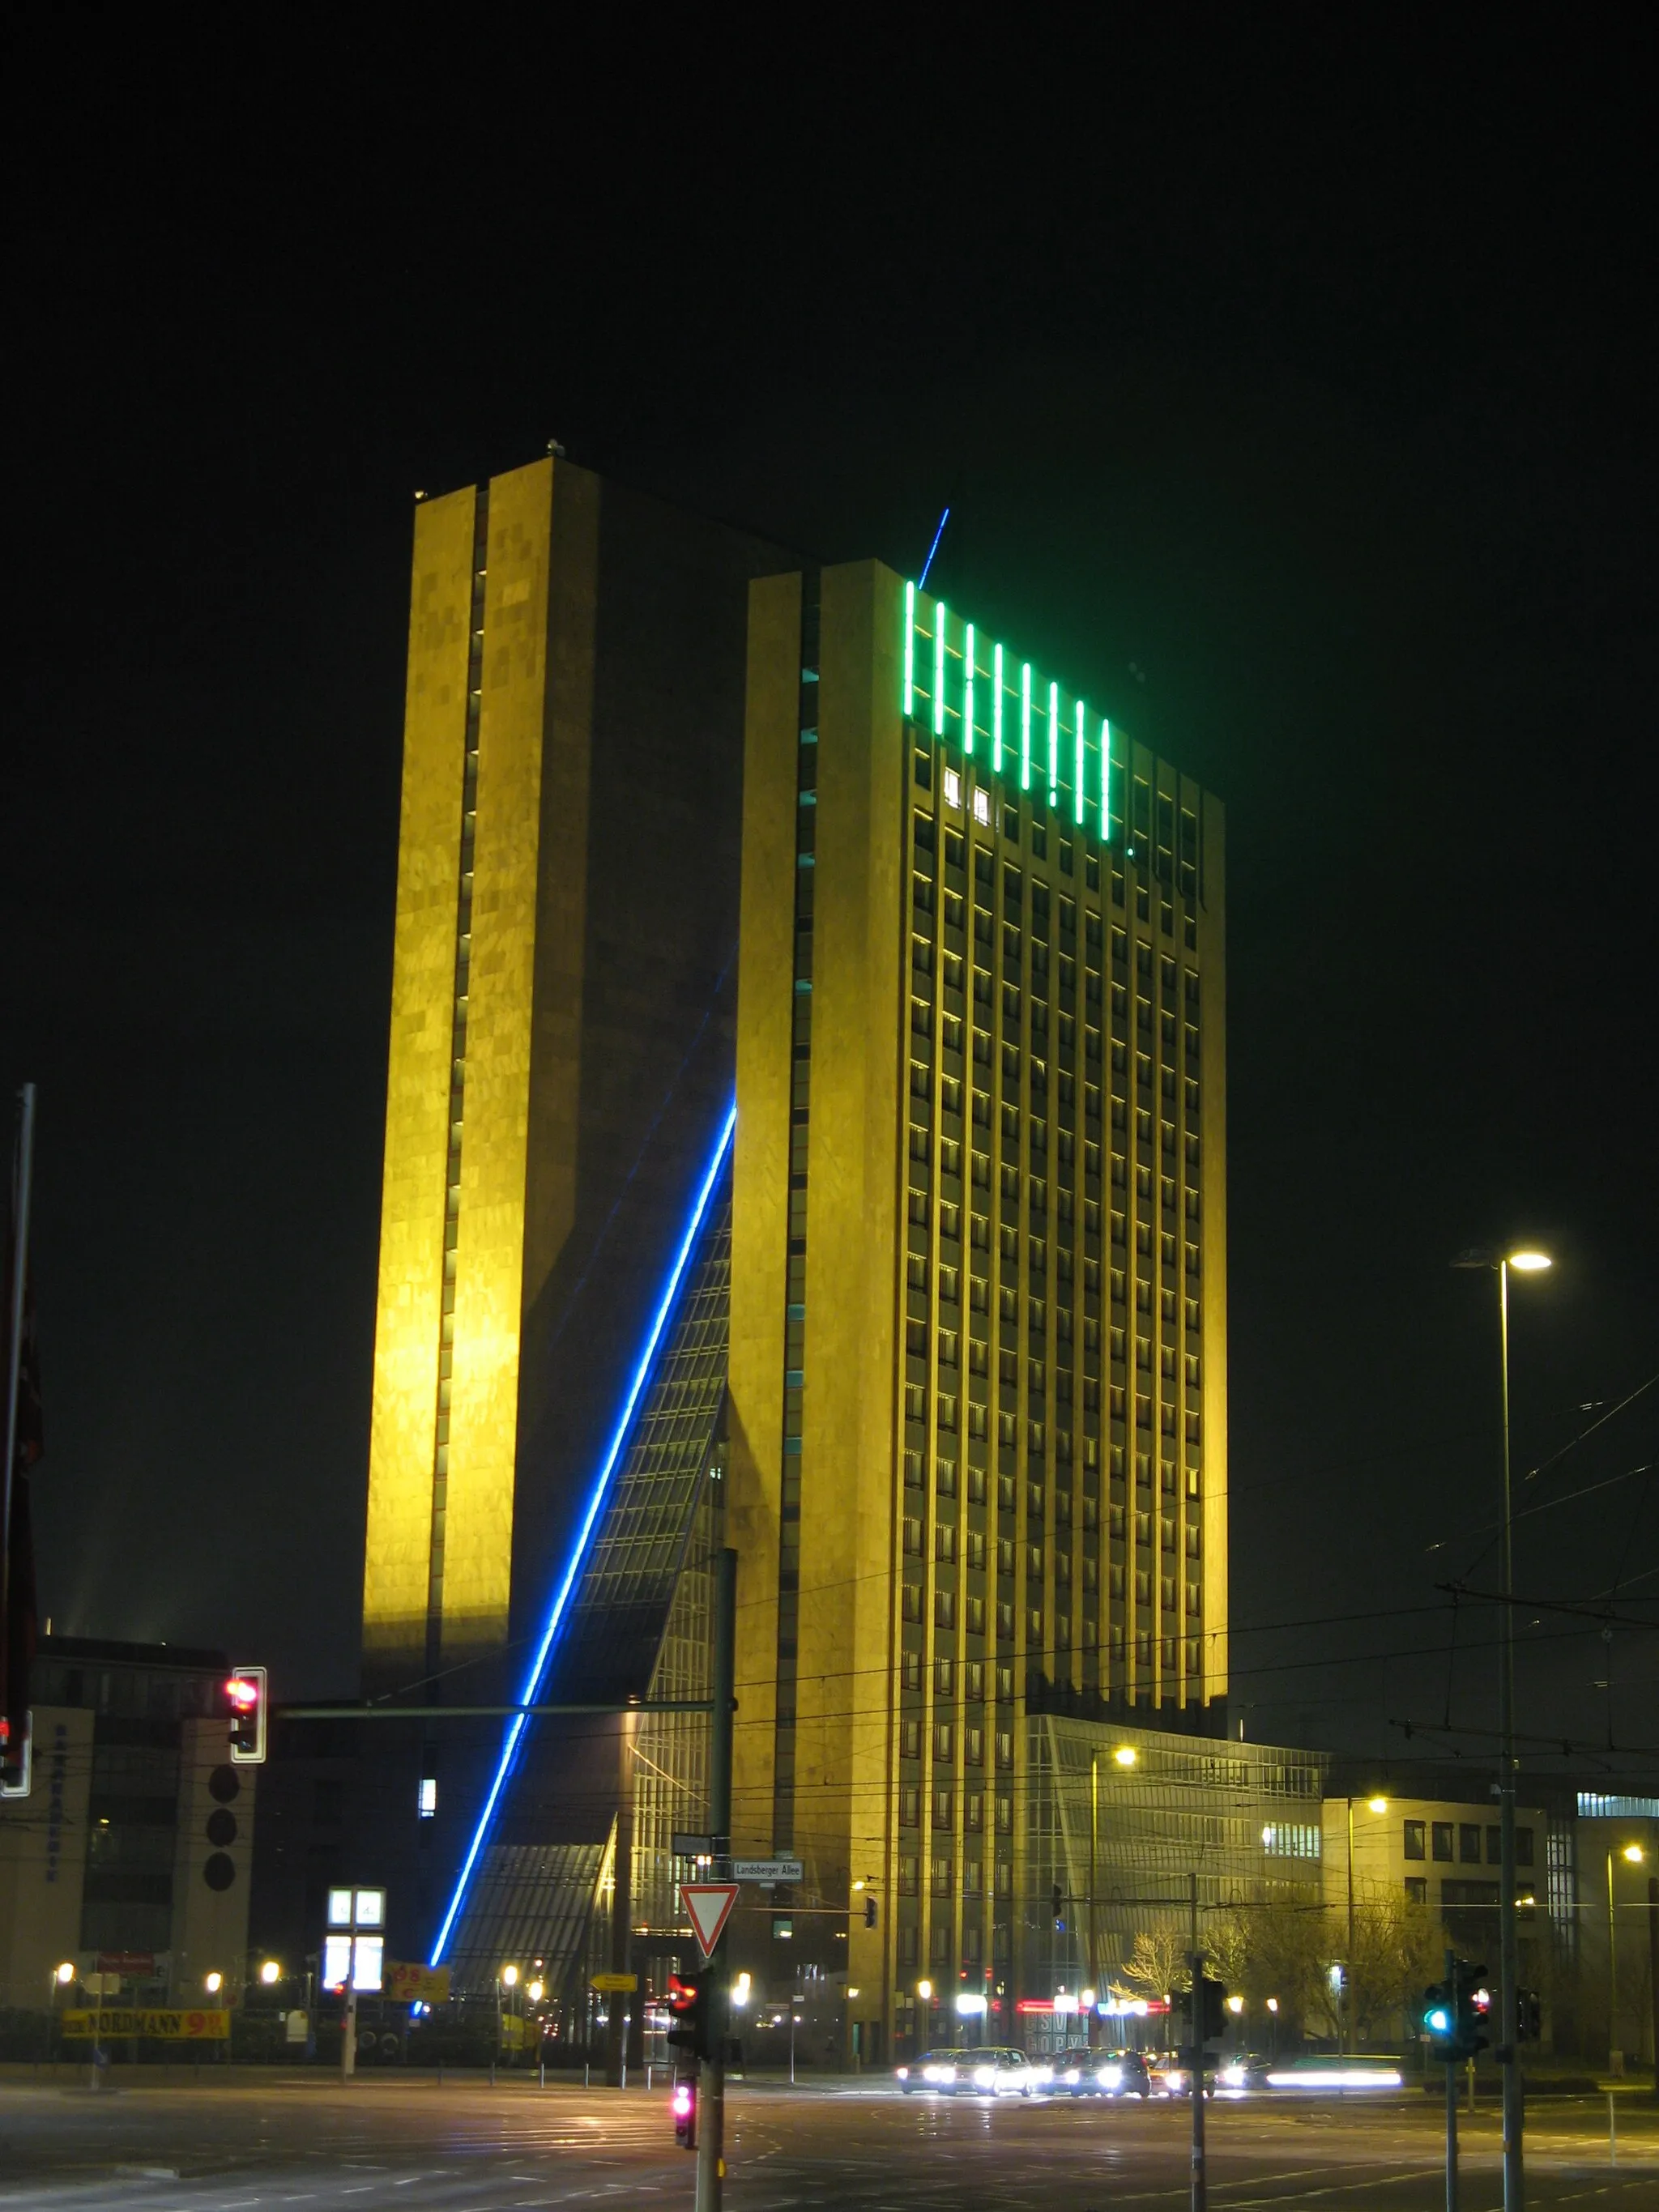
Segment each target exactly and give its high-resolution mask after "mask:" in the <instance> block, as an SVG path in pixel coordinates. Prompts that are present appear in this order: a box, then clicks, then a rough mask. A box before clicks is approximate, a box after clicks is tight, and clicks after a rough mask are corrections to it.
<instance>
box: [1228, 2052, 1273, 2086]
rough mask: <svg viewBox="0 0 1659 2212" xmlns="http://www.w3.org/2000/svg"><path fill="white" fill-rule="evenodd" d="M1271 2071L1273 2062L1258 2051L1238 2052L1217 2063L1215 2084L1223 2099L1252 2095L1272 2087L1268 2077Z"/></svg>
mask: <svg viewBox="0 0 1659 2212" xmlns="http://www.w3.org/2000/svg"><path fill="white" fill-rule="evenodd" d="M1272 2073H1273V2060H1272V2059H1271V2058H1264V2057H1262V2055H1261V2052H1260V2051H1235V2052H1234V2053H1233V2055H1232V2057H1230V2058H1223V2059H1221V2060H1220V2061H1219V2062H1218V2064H1217V2066H1216V2069H1215V2083H1216V2087H1217V2088H1218V2090H1220V2092H1221V2093H1222V2095H1223V2096H1224V2097H1243V2096H1245V2095H1254V2094H1255V2092H1256V2091H1258V2090H1261V2089H1267V2088H1269V2087H1271V2086H1272V2084H1271V2083H1270V2081H1269V2080H1268V2076H1269V2075H1271V2074H1272Z"/></svg>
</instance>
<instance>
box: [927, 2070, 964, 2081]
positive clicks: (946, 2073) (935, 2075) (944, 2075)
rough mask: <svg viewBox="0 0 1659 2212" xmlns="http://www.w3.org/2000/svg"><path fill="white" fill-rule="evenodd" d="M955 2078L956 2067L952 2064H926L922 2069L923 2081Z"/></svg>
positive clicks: (952, 2079)
mask: <svg viewBox="0 0 1659 2212" xmlns="http://www.w3.org/2000/svg"><path fill="white" fill-rule="evenodd" d="M956 2078H957V2069H956V2068H955V2067H954V2066H926V2067H924V2068H923V2069H922V2079H923V2081H955V2080H956Z"/></svg>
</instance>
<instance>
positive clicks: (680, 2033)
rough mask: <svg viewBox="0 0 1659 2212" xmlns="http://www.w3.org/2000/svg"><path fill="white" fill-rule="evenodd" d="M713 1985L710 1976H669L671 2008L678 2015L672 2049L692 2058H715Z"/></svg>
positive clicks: (671, 2036) (670, 2037)
mask: <svg viewBox="0 0 1659 2212" xmlns="http://www.w3.org/2000/svg"><path fill="white" fill-rule="evenodd" d="M709 1985H710V1977H709V1976H708V1974H706V1973H703V1974H687V1975H685V1976H684V1977H682V1976H680V1975H678V1974H671V1975H670V1976H669V1977H668V2009H669V2011H670V2012H671V2013H672V2014H673V2015H674V2019H673V2024H672V2026H671V2027H670V2028H669V2031H668V2042H669V2046H670V2048H671V2050H675V2051H684V2053H685V2055H686V2057H688V2058H696V2059H704V2058H712V2057H714V2044H713V2041H712V2040H711V2039H710V2034H709V2019H708V2011H709V2006H708V1992H709Z"/></svg>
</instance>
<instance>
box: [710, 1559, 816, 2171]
mask: <svg viewBox="0 0 1659 2212" xmlns="http://www.w3.org/2000/svg"><path fill="white" fill-rule="evenodd" d="M737 1633H738V1555H737V1553H735V1552H734V1551H732V1549H731V1548H730V1547H727V1548H726V1549H725V1550H723V1551H721V1552H720V1553H717V1554H716V1556H715V1560H714V1680H713V1681H712V1683H711V1684H710V1688H711V1690H712V1692H713V1705H714V1711H713V1713H712V1715H711V1717H710V1721H709V1728H708V1826H709V1831H710V1832H711V1834H712V1835H713V1837H714V1848H715V1850H716V1851H717V1852H719V1853H720V1854H722V1855H726V1856H729V1854H730V1852H731V1849H732V1707H733V1705H734V1704H735V1703H736V1699H735V1696H734V1691H735V1688H736V1676H737ZM790 2010H791V2012H792V2013H793V2010H794V2007H793V2004H792V2005H791V2007H790ZM729 2017H730V2008H729V2005H728V2003H727V2000H726V1930H725V1929H721V1931H720V1942H718V1943H717V1944H716V1945H715V1946H714V1956H713V1958H712V1959H711V1960H709V1962H708V2042H709V2045H710V2050H711V2055H710V2056H709V2057H707V2058H704V2059H703V2060H702V2062H701V2063H700V2064H699V2066H698V2069H697V2212H720V2195H721V2188H722V2185H723V2183H724V2182H725V2179H726V2025H727V2021H728V2019H729Z"/></svg>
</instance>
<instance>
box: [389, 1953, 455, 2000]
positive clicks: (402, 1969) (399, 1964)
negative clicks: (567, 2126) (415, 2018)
mask: <svg viewBox="0 0 1659 2212" xmlns="http://www.w3.org/2000/svg"><path fill="white" fill-rule="evenodd" d="M380 1973H381V1981H380V1994H381V1996H387V1997H390V1998H391V1999H392V2002H393V2003H394V2004H429V2005H441V2004H447V2003H448V2002H449V1969H448V1967H447V1966H411V1965H408V1964H405V1963H404V1962H403V1961H400V1960H397V1959H388V1960H386V1964H385V1965H384V1966H382V1967H381V1969H380Z"/></svg>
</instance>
